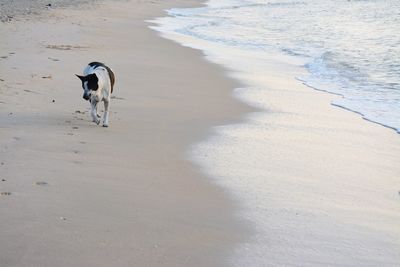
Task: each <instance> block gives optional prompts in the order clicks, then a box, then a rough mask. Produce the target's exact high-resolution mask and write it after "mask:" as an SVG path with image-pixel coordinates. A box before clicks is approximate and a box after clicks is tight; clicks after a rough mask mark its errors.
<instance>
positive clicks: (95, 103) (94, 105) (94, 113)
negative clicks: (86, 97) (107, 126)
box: [90, 101, 100, 125]
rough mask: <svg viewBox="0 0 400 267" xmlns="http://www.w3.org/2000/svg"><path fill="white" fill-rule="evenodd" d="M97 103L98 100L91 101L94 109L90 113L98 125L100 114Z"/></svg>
mask: <svg viewBox="0 0 400 267" xmlns="http://www.w3.org/2000/svg"><path fill="white" fill-rule="evenodd" d="M97 103H98V102H96V101H91V103H90V104H91V107H92V109H91V110H90V114H91V115H92V119H93V122H95V123H96V124H97V125H98V124H99V123H100V118H99V115H97Z"/></svg>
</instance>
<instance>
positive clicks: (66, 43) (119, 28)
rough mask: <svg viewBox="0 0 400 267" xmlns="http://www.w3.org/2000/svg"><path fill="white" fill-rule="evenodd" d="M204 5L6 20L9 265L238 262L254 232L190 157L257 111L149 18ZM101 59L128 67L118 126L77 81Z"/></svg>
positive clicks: (4, 209)
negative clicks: (91, 107)
mask: <svg viewBox="0 0 400 267" xmlns="http://www.w3.org/2000/svg"><path fill="white" fill-rule="evenodd" d="M200 4H201V3H198V2H197V1H190V2H188V1H180V0H179V1H169V2H168V3H165V2H162V1H156V2H155V1H129V2H122V1H121V2H102V5H97V6H96V8H95V9H92V10H78V9H76V8H66V9H54V10H52V11H51V15H49V14H38V15H35V16H33V17H30V18H29V19H28V20H21V21H11V22H10V23H5V24H2V25H1V28H0V32H1V35H2V36H3V41H2V43H1V44H0V49H1V51H3V52H2V53H3V54H2V55H1V56H2V58H1V59H0V69H1V77H0V79H1V81H0V85H1V87H0V94H1V95H2V99H1V103H0V111H1V113H0V131H1V136H2V138H1V140H0V149H1V151H2V153H1V156H0V161H1V162H2V163H1V164H2V165H1V166H0V168H1V177H0V178H1V179H2V181H1V183H0V186H1V192H2V195H1V198H0V213H1V214H2V217H3V226H2V229H1V230H0V239H1V240H2V242H1V244H0V251H1V253H0V262H2V264H3V265H4V266H93V265H96V266H132V265H135V266H160V265H162V266H224V265H228V263H227V258H228V256H229V255H230V253H231V251H232V249H233V248H234V247H235V246H236V245H237V244H238V243H239V242H241V241H243V240H245V239H246V238H247V235H246V233H247V232H248V231H250V229H249V228H248V227H246V226H245V225H243V224H242V223H241V221H240V220H239V219H238V218H237V217H236V215H235V214H236V212H235V211H236V209H237V207H236V206H235V200H234V199H233V198H232V196H231V194H230V192H227V191H226V190H225V189H223V188H221V187H217V186H216V185H215V184H214V183H213V182H212V181H210V180H209V179H208V178H206V177H205V176H204V175H203V174H201V171H200V170H198V169H197V168H196V167H195V166H193V165H192V164H191V163H190V162H189V161H188V160H187V159H186V152H187V149H188V147H189V145H190V144H192V143H194V142H196V141H198V140H202V138H203V137H205V136H206V135H207V134H208V133H209V129H210V128H211V127H212V126H215V125H220V124H224V123H228V122H232V121H236V118H237V117H238V116H240V114H244V113H246V112H247V111H249V110H251V108H249V107H247V106H245V105H244V104H241V103H238V102H237V101H236V100H234V99H233V98H232V97H231V90H232V89H233V88H235V87H236V85H237V84H236V82H234V81H233V80H231V79H229V78H227V77H226V75H225V71H224V70H223V69H222V67H220V66H217V65H215V64H210V63H209V62H207V61H206V60H205V59H204V58H203V57H202V53H201V52H200V51H195V50H193V49H190V48H184V47H181V46H180V45H178V44H176V43H174V42H171V41H169V40H165V39H163V38H161V37H160V36H158V34H157V33H156V32H155V31H153V30H151V29H149V28H148V23H146V22H145V20H149V19H152V18H155V17H159V16H161V15H163V14H164V10H165V9H167V8H169V7H176V6H180V7H184V6H194V5H200ZM93 60H98V61H103V62H105V63H106V64H108V65H109V66H110V67H112V68H113V70H114V71H115V73H116V86H115V88H114V89H115V91H114V98H113V99H112V101H111V107H110V111H111V113H110V127H109V128H108V129H104V128H102V127H99V126H97V125H95V124H93V123H92V122H91V121H90V119H89V115H88V105H87V102H85V101H83V100H82V95H81V94H82V92H81V91H82V89H81V86H80V82H79V81H78V80H77V79H76V77H75V76H74V74H75V73H80V72H81V71H82V69H83V68H84V66H85V64H87V63H88V62H90V61H93ZM210 99H211V100H210ZM3 193H4V194H3ZM6 193H7V194H6Z"/></svg>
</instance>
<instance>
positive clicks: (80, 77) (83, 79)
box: [75, 74, 86, 82]
mask: <svg viewBox="0 0 400 267" xmlns="http://www.w3.org/2000/svg"><path fill="white" fill-rule="evenodd" d="M75 75H76V77H78V78H79V79H80V80H81V81H82V82H83V81H85V80H86V79H85V78H86V77H85V76H81V75H78V74H75Z"/></svg>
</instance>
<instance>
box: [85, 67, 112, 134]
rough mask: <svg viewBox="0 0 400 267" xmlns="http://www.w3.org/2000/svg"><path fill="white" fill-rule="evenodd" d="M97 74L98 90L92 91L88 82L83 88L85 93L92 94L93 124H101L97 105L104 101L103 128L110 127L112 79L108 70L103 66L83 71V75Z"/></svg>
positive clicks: (87, 68) (91, 112)
mask: <svg viewBox="0 0 400 267" xmlns="http://www.w3.org/2000/svg"><path fill="white" fill-rule="evenodd" d="M93 73H94V74H96V76H97V78H98V89H97V90H96V91H91V90H89V89H88V87H87V82H84V84H83V87H84V90H85V93H90V106H91V111H90V115H91V116H92V119H93V122H95V123H97V124H100V116H99V115H98V114H97V105H98V103H99V102H101V101H104V116H103V126H104V127H108V117H109V109H110V100H111V79H110V75H109V73H108V71H107V69H106V68H104V67H102V66H90V65H87V66H86V68H85V69H84V70H83V75H84V76H87V75H89V74H93Z"/></svg>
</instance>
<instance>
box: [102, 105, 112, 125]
mask: <svg viewBox="0 0 400 267" xmlns="http://www.w3.org/2000/svg"><path fill="white" fill-rule="evenodd" d="M109 106H110V99H104V117H103V127H108V113H109V112H108V109H109Z"/></svg>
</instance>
